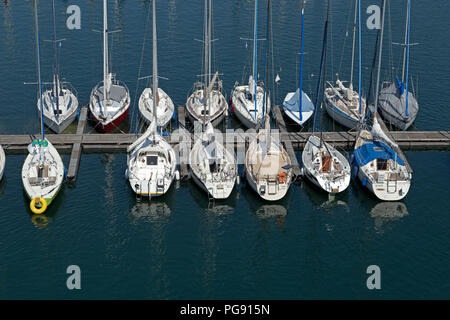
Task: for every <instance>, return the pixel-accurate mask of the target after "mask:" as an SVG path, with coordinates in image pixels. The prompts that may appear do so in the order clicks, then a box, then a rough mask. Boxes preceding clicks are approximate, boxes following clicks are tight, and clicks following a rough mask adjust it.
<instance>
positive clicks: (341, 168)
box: [302, 0, 351, 194]
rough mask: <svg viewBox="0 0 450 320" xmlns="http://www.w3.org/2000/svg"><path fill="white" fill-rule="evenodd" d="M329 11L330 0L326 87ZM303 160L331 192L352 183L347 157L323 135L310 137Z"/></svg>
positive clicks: (310, 173)
mask: <svg viewBox="0 0 450 320" xmlns="http://www.w3.org/2000/svg"><path fill="white" fill-rule="evenodd" d="M329 11H330V0H328V8H327V20H326V22H325V30H324V43H323V48H322V60H321V63H320V73H322V65H325V67H324V69H323V74H322V75H321V77H322V79H323V80H322V81H323V84H324V85H323V87H325V83H324V79H325V75H326V61H327V59H326V57H327V54H326V53H327V42H328V18H329ZM324 53H325V55H324ZM319 85H320V80H319V83H318V87H317V89H318V90H317V94H319ZM323 89H325V88H323ZM302 162H303V169H302V171H303V174H304V175H305V176H306V177H307V178H308V179H309V180H310V181H311V182H313V183H314V184H315V185H317V186H318V187H319V188H321V189H322V190H324V191H326V192H328V193H329V194H335V193H339V192H342V191H344V190H345V189H347V187H348V186H349V184H350V177H351V174H350V165H349V163H348V161H347V159H346V158H345V157H344V155H342V154H341V153H340V152H339V151H337V150H336V148H334V147H333V146H332V145H330V144H328V143H326V142H325V141H324V140H323V138H322V135H320V136H318V135H315V134H314V133H313V134H312V135H311V136H310V137H309V139H308V141H307V142H306V145H305V148H304V149H303V152H302Z"/></svg>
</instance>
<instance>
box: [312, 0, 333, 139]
mask: <svg viewBox="0 0 450 320" xmlns="http://www.w3.org/2000/svg"><path fill="white" fill-rule="evenodd" d="M329 1H330V0H328V2H329ZM328 9H329V6H328V8H327V19H326V20H325V27H324V30H323V40H322V54H321V59H320V71H319V80H318V81H317V89H316V101H315V104H314V108H315V109H317V102H318V100H319V89H320V84H321V81H323V80H322V68H323V62H324V61H323V60H324V54H325V46H326V38H327V32H328ZM315 111H316V110H315ZM316 120H317V112H314V121H313V133H314V132H315V131H316Z"/></svg>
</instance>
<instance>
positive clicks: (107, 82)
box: [89, 0, 130, 132]
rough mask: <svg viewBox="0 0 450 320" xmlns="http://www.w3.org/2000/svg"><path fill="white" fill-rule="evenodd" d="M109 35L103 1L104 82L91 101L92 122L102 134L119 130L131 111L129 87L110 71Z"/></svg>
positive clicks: (99, 84) (96, 88)
mask: <svg viewBox="0 0 450 320" xmlns="http://www.w3.org/2000/svg"><path fill="white" fill-rule="evenodd" d="M108 33H109V31H108V7H107V0H103V81H101V82H99V83H98V84H97V85H96V86H95V87H94V89H92V92H91V96H90V99H89V110H90V112H91V114H92V120H93V121H94V123H95V128H96V129H97V130H98V131H100V132H109V131H111V130H113V129H115V128H117V127H118V126H119V125H120V123H121V122H122V121H123V120H124V119H125V118H126V116H127V114H128V111H129V109H130V92H129V90H128V87H127V86H126V85H125V84H124V83H122V82H120V81H118V80H116V79H115V75H114V74H112V73H111V72H110V71H109V57H108Z"/></svg>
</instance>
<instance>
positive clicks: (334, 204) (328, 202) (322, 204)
mask: <svg viewBox="0 0 450 320" xmlns="http://www.w3.org/2000/svg"><path fill="white" fill-rule="evenodd" d="M301 189H302V192H304V193H305V194H306V196H307V197H308V199H309V200H310V202H311V203H312V205H313V208H316V209H323V210H324V211H326V212H331V211H333V210H335V209H336V208H339V207H342V208H343V209H344V210H345V211H346V212H350V208H349V206H348V204H347V201H348V191H344V192H342V193H339V194H336V195H332V194H327V193H324V192H322V190H320V189H319V188H317V186H315V185H312V184H311V183H309V181H305V182H302V186H301Z"/></svg>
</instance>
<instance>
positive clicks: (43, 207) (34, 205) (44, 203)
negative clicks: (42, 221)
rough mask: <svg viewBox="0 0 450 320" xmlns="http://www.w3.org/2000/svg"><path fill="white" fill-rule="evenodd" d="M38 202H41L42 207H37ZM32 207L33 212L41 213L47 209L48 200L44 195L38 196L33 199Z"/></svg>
mask: <svg viewBox="0 0 450 320" xmlns="http://www.w3.org/2000/svg"><path fill="white" fill-rule="evenodd" d="M37 204H41V207H39V208H38V207H36V205H37ZM30 209H31V211H32V212H33V213H36V214H41V213H44V212H45V210H47V201H46V200H45V199H44V198H42V197H37V198H34V199H33V200H31V202H30Z"/></svg>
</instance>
